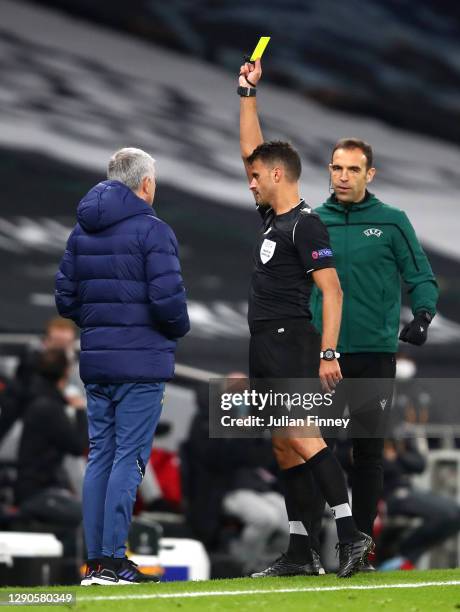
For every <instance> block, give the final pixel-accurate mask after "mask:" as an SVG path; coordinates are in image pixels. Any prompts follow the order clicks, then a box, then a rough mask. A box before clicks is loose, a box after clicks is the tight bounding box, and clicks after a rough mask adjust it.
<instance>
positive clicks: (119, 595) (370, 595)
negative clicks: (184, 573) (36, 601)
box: [0, 570, 460, 612]
mask: <svg viewBox="0 0 460 612" xmlns="http://www.w3.org/2000/svg"><path fill="white" fill-rule="evenodd" d="M12 591H14V592H28V593H30V592H34V593H40V592H43V591H47V592H50V591H60V592H63V591H67V592H72V593H75V595H76V598H77V603H76V605H75V606H72V607H71V608H69V609H70V610H74V611H75V612H77V611H78V612H80V611H85V612H86V611H87V612H90V611H91V612H92V611H93V610H94V611H95V612H99V611H100V612H104V611H110V612H114V611H116V610H123V611H126V612H144V611H147V610H148V611H151V610H154V611H155V610H161V611H162V612H170V611H173V610H174V611H175V612H189V611H190V612H198V611H199V612H201V611H203V610H211V611H212V610H215V611H216V612H217V610H218V611H219V612H220V611H221V610H229V611H235V612H236V611H238V612H242V611H249V612H251V611H253V610H254V611H256V610H257V611H258V610H266V611H270V612H272V611H276V612H277V611H278V610H281V611H282V612H291V611H297V610H308V611H309V612H310V611H312V612H314V611H321V612H329V611H331V612H333V611H335V610H340V611H344V612H345V611H348V610H353V611H357V610H358V611H359V612H365V611H367V610H372V611H373V612H375V611H376V610H377V611H378V610H382V611H383V610H385V611H397V612H419V611H420V612H422V611H429V612H434V611H437V610H442V611H443V612H450V611H454V610H455V611H458V610H460V570H431V571H420V572H418V571H413V572H384V573H375V574H357V575H355V576H353V577H352V578H349V579H338V578H336V577H335V575H333V574H331V575H328V576H316V577H305V578H303V577H295V578H262V579H258V580H254V579H251V578H238V579H234V580H209V581H206V582H169V583H168V582H165V583H161V584H157V585H155V584H152V585H148V586H139V585H135V586H129V587H126V586H124V587H112V586H110V587H101V586H94V587H68V588H67V589H66V588H65V587H59V588H58V587H51V588H45V587H39V588H38V587H37V588H22V589H19V588H14V589H8V588H2V589H0V598H2V599H3V601H4V600H5V595H6V593H7V592H12ZM22 607H24V608H28V609H30V606H21V608H22ZM59 608H61V609H62V606H57V607H56V606H40V609H41V610H54V611H55V612H56V611H57V610H58V609H59Z"/></svg>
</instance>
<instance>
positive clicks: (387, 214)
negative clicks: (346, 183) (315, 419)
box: [311, 193, 439, 353]
mask: <svg viewBox="0 0 460 612" xmlns="http://www.w3.org/2000/svg"><path fill="white" fill-rule="evenodd" d="M315 212H316V213H318V215H319V216H320V218H321V220H322V221H323V222H324V223H325V224H326V226H327V229H328V231H329V236H330V241H331V246H332V250H333V253H334V259H335V263H336V267H337V273H338V275H339V278H340V283H341V285H342V290H343V293H344V299H343V311H342V325H341V328H340V337H339V342H338V347H337V350H338V351H339V352H341V353H363V352H376V353H377V352H378V353H380V352H382V353H395V352H396V351H397V350H398V331H399V317H400V310H401V278H402V279H403V280H404V282H405V283H406V285H407V286H408V290H409V296H410V302H411V306H412V312H413V313H414V314H415V313H416V312H419V311H422V310H426V311H428V312H429V313H430V314H431V315H434V314H435V311H436V302H437V299H438V293H439V292H438V286H437V283H436V279H435V277H434V275H433V272H432V270H431V266H430V264H429V262H428V259H427V257H426V255H425V253H424V251H423V249H422V247H421V246H420V243H419V241H418V239H417V236H416V235H415V232H414V228H413V227H412V225H411V223H410V221H409V219H408V218H407V216H406V214H405V213H404V212H403V211H402V210H399V209H397V208H393V207H392V206H388V205H387V204H384V203H383V202H380V200H378V199H377V198H376V197H375V196H374V195H373V194H371V193H367V194H366V197H365V199H364V200H363V201H362V202H360V203H357V204H351V205H343V204H341V203H340V202H338V201H337V200H336V199H335V197H334V196H332V197H330V198H329V199H328V200H327V201H326V202H325V203H324V204H322V205H321V206H320V207H319V208H316V209H315ZM311 310H312V314H313V322H314V324H315V325H316V327H317V328H318V329H319V330H321V319H322V296H321V293H320V291H319V290H318V289H317V288H316V287H315V289H314V291H313V293H312V299H311Z"/></svg>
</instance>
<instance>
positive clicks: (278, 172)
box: [272, 166, 284, 183]
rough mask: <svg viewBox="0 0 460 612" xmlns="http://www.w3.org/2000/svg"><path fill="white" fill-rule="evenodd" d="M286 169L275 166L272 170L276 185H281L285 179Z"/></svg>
mask: <svg viewBox="0 0 460 612" xmlns="http://www.w3.org/2000/svg"><path fill="white" fill-rule="evenodd" d="M283 174H284V169H283V168H282V167H281V166H275V167H274V168H273V170H272V176H273V180H274V181H275V183H279V182H280V181H281V179H282V178H283Z"/></svg>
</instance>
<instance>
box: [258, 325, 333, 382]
mask: <svg viewBox="0 0 460 612" xmlns="http://www.w3.org/2000/svg"><path fill="white" fill-rule="evenodd" d="M320 351H321V336H320V334H319V333H318V331H317V330H316V328H315V327H314V326H313V325H312V323H311V322H310V321H309V320H308V319H300V318H299V319H284V320H283V319H277V320H273V321H259V322H256V323H255V331H253V333H252V335H251V340H250V344H249V377H250V378H251V379H253V378H318V371H319V359H320V358H319V353H320Z"/></svg>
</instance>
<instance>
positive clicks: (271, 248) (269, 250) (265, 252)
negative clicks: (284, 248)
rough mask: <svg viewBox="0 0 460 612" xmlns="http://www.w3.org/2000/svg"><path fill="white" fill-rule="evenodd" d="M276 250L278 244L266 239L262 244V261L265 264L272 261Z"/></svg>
mask: <svg viewBox="0 0 460 612" xmlns="http://www.w3.org/2000/svg"><path fill="white" fill-rule="evenodd" d="M275 249H276V242H275V241H274V240H268V238H265V240H264V241H263V242H262V246H261V247H260V259H261V261H262V263H263V264H266V263H267V261H270V259H271V258H272V257H273V253H274V252H275Z"/></svg>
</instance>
